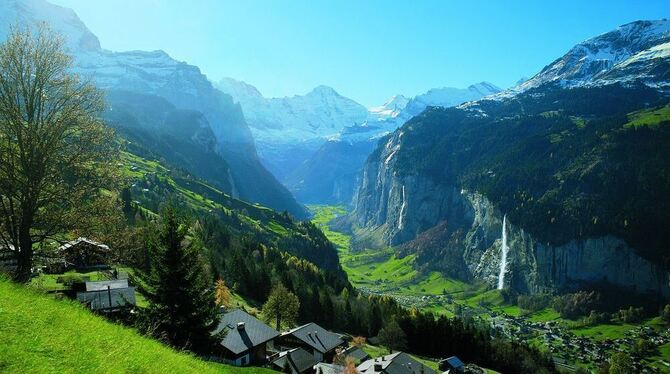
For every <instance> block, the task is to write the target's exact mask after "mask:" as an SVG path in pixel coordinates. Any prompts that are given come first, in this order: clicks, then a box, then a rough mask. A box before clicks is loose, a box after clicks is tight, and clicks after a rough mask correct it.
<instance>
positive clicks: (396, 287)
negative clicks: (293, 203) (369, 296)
mask: <svg viewBox="0 0 670 374" xmlns="http://www.w3.org/2000/svg"><path fill="white" fill-rule="evenodd" d="M309 209H310V210H311V211H312V213H313V214H314V218H313V220H312V222H314V224H316V225H317V226H319V228H320V229H321V230H322V231H323V232H324V234H325V235H326V236H327V237H328V239H329V240H330V241H331V242H333V244H335V245H336V246H337V249H338V254H339V256H340V263H341V264H342V268H343V269H344V271H345V272H346V273H347V275H348V276H349V280H350V281H351V283H352V284H353V285H354V286H356V287H359V288H364V289H369V290H374V291H376V292H389V293H393V294H395V295H400V296H424V295H443V294H459V293H463V292H465V291H468V290H471V289H472V286H471V285H468V284H466V283H464V282H461V281H458V280H454V279H449V278H446V277H443V276H442V275H441V274H440V273H438V272H431V273H428V274H421V273H419V272H418V271H417V270H415V268H414V261H415V256H414V255H409V256H406V257H403V258H398V257H396V255H395V253H394V252H393V250H392V249H390V248H386V249H366V250H362V251H355V252H354V251H351V248H350V245H349V240H350V237H349V236H348V235H346V234H344V233H341V232H337V231H333V230H332V229H331V228H330V227H329V226H328V223H329V222H330V221H331V220H332V219H333V218H336V217H337V216H340V215H343V214H346V209H345V208H344V207H341V206H324V205H311V206H309ZM436 312H443V311H441V310H436Z"/></svg>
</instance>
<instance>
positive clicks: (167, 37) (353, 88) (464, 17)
mask: <svg viewBox="0 0 670 374" xmlns="http://www.w3.org/2000/svg"><path fill="white" fill-rule="evenodd" d="M51 1H52V2H54V3H56V4H59V5H63V6H66V7H70V8H73V9H74V10H75V11H76V12H77V13H78V14H79V16H80V18H81V19H82V20H83V21H84V22H85V23H86V24H87V25H88V27H89V28H90V29H91V30H92V31H93V33H95V34H96V35H97V36H98V37H99V38H100V42H101V44H102V46H103V47H104V48H107V49H111V50H115V51H122V50H132V49H142V50H155V49H162V50H164V51H166V52H168V53H169V54H170V55H171V56H172V57H174V58H176V59H178V60H183V61H187V62H189V63H191V64H194V65H197V66H199V67H200V69H201V70H202V71H203V72H204V73H205V74H206V75H207V76H208V77H209V78H210V79H211V80H213V81H216V80H219V79H220V78H222V77H233V78H236V79H240V80H244V81H246V82H248V83H251V84H253V85H254V86H256V87H258V89H259V90H260V91H261V92H262V93H263V94H264V95H265V96H268V97H275V96H290V95H294V94H304V93H306V92H308V91H310V90H311V89H312V88H313V87H315V86H317V85H320V84H325V85H329V86H332V87H333V88H335V89H336V90H337V91H338V92H339V93H340V94H342V95H345V96H348V97H351V98H352V99H354V100H357V101H359V102H360V103H362V104H364V105H366V106H371V105H378V104H381V103H383V102H384V101H385V100H386V98H388V97H390V96H392V95H394V94H397V93H400V94H404V95H407V96H414V95H416V94H419V93H422V92H425V91H426V90H428V89H429V88H432V87H443V86H452V87H465V86H467V85H469V84H472V83H476V82H479V81H483V80H485V81H489V82H492V83H494V84H496V85H498V86H500V87H508V86H511V85H513V84H514V83H515V82H516V81H517V80H518V79H519V78H521V77H524V76H526V77H529V76H532V75H533V74H534V73H536V72H538V71H539V70H540V69H541V68H542V67H544V66H545V65H546V64H548V63H549V62H551V61H552V60H554V59H555V58H557V57H559V56H561V55H562V54H563V53H565V52H566V51H567V50H568V49H569V48H570V47H571V46H572V45H574V44H575V43H578V42H580V41H582V40H584V39H587V38H589V37H591V36H595V35H597V34H600V33H603V32H606V31H609V30H611V29H614V28H616V27H617V26H618V25H621V24H624V23H628V22H631V21H634V20H638V19H659V18H667V17H669V16H670V5H669V4H668V1H667V0H661V1H639V0H638V1H616V0H614V1H595V0H588V1H584V0H582V1H568V0H566V1H551V2H548V1H513V0H506V1H493V0H490V1H459V2H457V1H446V0H444V1H438V0H435V1H429V0H415V1H393V0H389V1H379V0H334V1H325V0H290V1H289V0H286V1H279V0H263V1H262V0H234V1H233V0H190V1H177V0H95V1H92V0H51Z"/></svg>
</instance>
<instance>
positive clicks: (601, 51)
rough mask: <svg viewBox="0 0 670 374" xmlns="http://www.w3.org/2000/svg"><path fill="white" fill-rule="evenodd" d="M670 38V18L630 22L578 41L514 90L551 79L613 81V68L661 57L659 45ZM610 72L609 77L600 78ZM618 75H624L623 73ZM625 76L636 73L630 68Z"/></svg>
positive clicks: (574, 83)
mask: <svg viewBox="0 0 670 374" xmlns="http://www.w3.org/2000/svg"><path fill="white" fill-rule="evenodd" d="M667 42H670V21H668V20H667V19H661V20H655V21H635V22H631V23H628V24H625V25H622V26H619V27H618V28H616V29H615V30H612V31H610V32H606V33H604V34H601V35H598V36H596V37H594V38H591V39H588V40H585V41H583V42H581V43H579V44H577V45H575V46H574V47H572V48H571V49H570V50H569V51H568V52H567V53H566V54H565V55H564V56H562V57H560V58H558V59H557V60H555V61H554V62H552V63H551V64H549V65H547V66H546V67H545V68H544V69H542V71H540V72H539V73H538V74H537V75H535V76H534V77H533V78H531V79H529V80H527V81H526V82H523V83H522V84H520V85H519V86H517V87H515V88H514V89H513V91H514V92H518V91H524V90H526V89H529V88H533V87H537V86H540V85H542V84H544V83H549V82H559V83H560V84H561V85H563V86H564V87H574V86H581V85H591V84H606V83H612V80H611V75H610V72H611V71H612V70H616V69H617V68H618V67H625V66H628V65H630V63H631V62H632V61H629V62H627V61H626V60H628V59H630V58H634V57H635V56H637V57H635V59H636V61H640V58H644V57H645V56H646V58H647V60H648V58H649V57H652V56H655V57H659V56H660V55H659V52H661V53H662V51H663V49H664V48H663V47H658V46H660V45H662V44H664V43H667ZM659 48H660V49H659ZM651 49H653V50H651ZM648 50H649V52H646V51H648ZM641 53H642V55H640V54H641ZM608 75H610V79H605V80H602V81H600V79H601V78H606V77H607V76H608ZM615 75H617V76H618V77H619V78H623V77H622V75H621V74H615ZM625 78H626V79H627V80H630V79H634V78H637V77H635V73H634V72H632V71H629V72H628V74H627V76H626V77H625ZM640 78H643V77H640Z"/></svg>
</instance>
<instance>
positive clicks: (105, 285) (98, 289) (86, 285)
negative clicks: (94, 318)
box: [0, 238, 135, 312]
mask: <svg viewBox="0 0 670 374" xmlns="http://www.w3.org/2000/svg"><path fill="white" fill-rule="evenodd" d="M3 249H4V250H0V270H3V271H6V272H9V273H11V272H13V271H15V270H16V267H17V262H16V255H15V253H14V248H13V247H11V246H10V247H9V248H3ZM110 253H111V251H110V249H109V246H107V245H105V244H102V243H98V242H96V241H93V240H90V239H87V238H77V239H74V240H71V241H68V242H66V243H64V244H62V245H61V246H60V247H58V248H57V249H55V250H54V251H53V252H51V253H49V254H48V255H42V256H40V257H39V258H38V263H39V266H38V267H36V268H35V269H34V272H35V273H46V274H64V273H65V272H67V271H70V270H76V271H77V272H80V273H84V272H90V271H105V270H111V268H110V266H109V265H108V264H109V256H110ZM110 273H112V274H111V275H113V272H111V271H110ZM112 278H114V277H112ZM63 293H65V294H66V295H67V296H69V297H71V298H73V299H77V300H79V301H80V302H82V303H83V304H85V305H87V306H88V307H89V308H90V309H91V310H93V311H96V312H115V311H118V310H122V309H124V308H128V307H132V306H134V305H135V288H134V287H132V286H130V285H129V284H128V280H127V279H112V280H104V281H89V280H86V279H85V278H84V279H81V280H79V281H76V282H74V283H72V285H71V287H70V288H69V289H67V290H64V291H63Z"/></svg>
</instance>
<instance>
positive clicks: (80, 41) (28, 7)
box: [0, 0, 101, 53]
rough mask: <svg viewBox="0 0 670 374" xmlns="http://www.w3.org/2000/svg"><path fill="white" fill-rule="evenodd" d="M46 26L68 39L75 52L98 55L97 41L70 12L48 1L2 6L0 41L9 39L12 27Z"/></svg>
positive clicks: (6, 1) (10, 0)
mask: <svg viewBox="0 0 670 374" xmlns="http://www.w3.org/2000/svg"><path fill="white" fill-rule="evenodd" d="M40 23H47V24H48V25H49V27H50V28H52V29H53V30H54V31H56V32H58V33H60V34H62V35H63V36H64V37H65V41H66V45H67V48H68V49H69V50H70V51H71V52H73V53H77V52H91V51H99V50H100V49H101V48H100V42H99V41H98V38H97V37H96V36H95V35H94V34H93V33H92V32H91V31H90V30H89V29H88V28H87V27H86V25H84V23H83V22H82V21H81V20H80V19H79V17H78V16H77V14H76V13H75V12H74V11H73V10H72V9H69V8H63V7H61V6H58V5H54V4H51V3H49V2H47V1H45V0H3V1H1V2H0V40H5V39H7V35H8V34H9V30H10V28H11V27H12V26H16V25H19V26H21V27H26V26H29V27H35V26H37V25H38V24H40Z"/></svg>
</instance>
